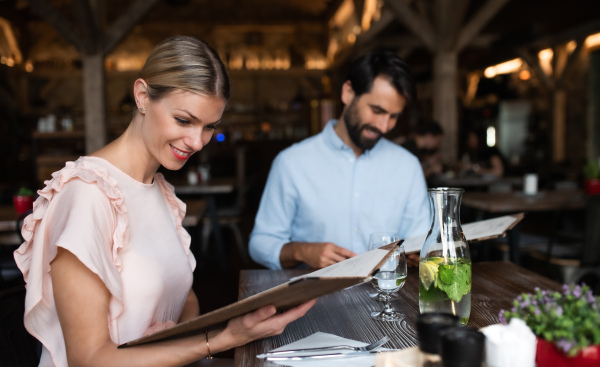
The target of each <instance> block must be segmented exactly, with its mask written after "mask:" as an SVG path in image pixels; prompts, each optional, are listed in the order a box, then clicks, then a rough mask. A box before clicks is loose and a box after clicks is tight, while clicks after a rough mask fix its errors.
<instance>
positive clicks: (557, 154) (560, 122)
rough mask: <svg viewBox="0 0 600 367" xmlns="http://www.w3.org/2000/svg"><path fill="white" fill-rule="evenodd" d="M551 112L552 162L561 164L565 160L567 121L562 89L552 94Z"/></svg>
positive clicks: (565, 100)
mask: <svg viewBox="0 0 600 367" xmlns="http://www.w3.org/2000/svg"><path fill="white" fill-rule="evenodd" d="M553 100H554V103H553V106H552V108H553V111H552V115H553V118H554V122H553V128H552V142H553V148H552V160H553V161H554V162H562V161H564V160H565V157H566V155H565V127H566V124H567V123H566V120H567V92H566V91H565V90H564V89H562V88H557V89H555V90H554V93H553Z"/></svg>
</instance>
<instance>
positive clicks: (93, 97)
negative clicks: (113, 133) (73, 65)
mask: <svg viewBox="0 0 600 367" xmlns="http://www.w3.org/2000/svg"><path fill="white" fill-rule="evenodd" d="M82 57H83V101H84V110H85V117H84V124H85V152H86V154H89V153H92V152H94V151H96V150H98V149H100V148H101V147H102V146H104V145H105V144H106V123H105V121H106V108H105V107H106V98H105V95H104V90H105V78H104V54H102V53H97V54H94V55H82Z"/></svg>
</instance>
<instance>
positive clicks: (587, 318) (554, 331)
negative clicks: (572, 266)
mask: <svg viewBox="0 0 600 367" xmlns="http://www.w3.org/2000/svg"><path fill="white" fill-rule="evenodd" d="M513 306H514V307H513V308H512V309H510V310H501V311H500V314H499V315H498V318H499V320H500V322H501V323H503V324H506V323H508V322H509V321H510V319H512V318H519V319H522V320H524V321H525V323H527V326H529V328H530V329H531V331H533V333H534V334H535V335H537V336H538V337H539V338H542V339H545V340H547V341H549V342H552V343H554V345H555V346H556V347H557V349H558V350H560V351H562V352H563V353H565V354H566V355H568V356H576V355H577V354H578V353H579V352H580V351H581V350H582V349H584V348H586V347H588V346H592V345H600V297H595V296H594V295H593V293H592V291H591V290H590V288H589V287H588V286H587V285H581V286H579V285H570V286H569V285H566V284H565V285H563V287H562V293H560V292H550V291H546V290H541V289H539V288H537V287H536V288H535V293H523V294H521V295H520V296H518V297H517V298H516V299H515V300H514V301H513Z"/></svg>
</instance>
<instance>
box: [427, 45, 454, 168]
mask: <svg viewBox="0 0 600 367" xmlns="http://www.w3.org/2000/svg"><path fill="white" fill-rule="evenodd" d="M457 78H458V53H457V52H455V51H440V52H437V53H436V54H435V55H434V60H433V88H432V89H433V91H432V96H433V118H434V119H435V120H437V122H438V123H439V124H440V125H441V126H442V129H444V140H443V143H442V155H443V157H444V158H445V159H448V160H451V161H454V160H456V159H457V158H458V106H457V101H456V98H457V97H456V90H457Z"/></svg>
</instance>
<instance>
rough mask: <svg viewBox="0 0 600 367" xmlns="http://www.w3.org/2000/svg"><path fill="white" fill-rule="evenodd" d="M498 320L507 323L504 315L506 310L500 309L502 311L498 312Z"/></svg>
mask: <svg viewBox="0 0 600 367" xmlns="http://www.w3.org/2000/svg"><path fill="white" fill-rule="evenodd" d="M498 320H499V321H500V323H501V324H506V317H504V310H500V313H499V314H498Z"/></svg>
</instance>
